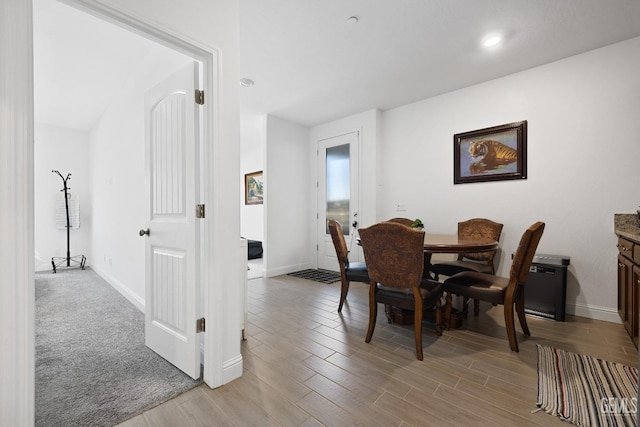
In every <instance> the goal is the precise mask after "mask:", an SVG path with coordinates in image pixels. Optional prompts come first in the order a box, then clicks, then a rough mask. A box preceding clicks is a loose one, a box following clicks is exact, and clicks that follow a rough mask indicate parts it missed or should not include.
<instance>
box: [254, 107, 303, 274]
mask: <svg viewBox="0 0 640 427" xmlns="http://www.w3.org/2000/svg"><path fill="white" fill-rule="evenodd" d="M266 120H267V122H266V125H267V127H266V129H267V132H266V135H267V145H266V163H265V164H266V167H265V170H264V187H265V190H264V197H265V201H264V209H265V232H264V256H263V259H264V261H263V263H264V264H263V265H264V271H265V275H266V276H267V277H270V276H276V275H278V274H284V273H290V272H292V271H296V270H300V269H304V268H309V267H311V266H312V264H311V262H310V255H309V247H310V244H309V238H308V229H309V221H308V218H309V203H310V195H309V191H308V189H309V181H308V178H307V177H308V163H307V161H308V143H307V142H308V140H309V130H308V128H306V127H303V126H300V125H297V124H293V123H290V122H287V121H285V120H282V119H278V118H276V117H273V116H267V119H266Z"/></svg>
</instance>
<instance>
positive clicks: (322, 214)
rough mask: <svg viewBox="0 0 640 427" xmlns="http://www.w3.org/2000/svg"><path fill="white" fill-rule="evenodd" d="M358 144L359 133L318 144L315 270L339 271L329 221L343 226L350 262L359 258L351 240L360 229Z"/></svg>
mask: <svg viewBox="0 0 640 427" xmlns="http://www.w3.org/2000/svg"><path fill="white" fill-rule="evenodd" d="M359 140H360V136H359V132H352V133H349V134H346V135H340V136H336V137H333V138H328V139H324V140H321V141H318V227H317V242H318V268H323V269H328V270H335V271H337V270H339V267H338V261H337V258H336V252H335V248H334V246H333V242H332V241H331V235H330V234H329V229H328V225H327V224H328V222H327V221H328V220H330V219H335V220H336V221H338V222H339V223H340V224H341V225H342V229H343V232H344V233H345V240H346V241H347V247H348V248H349V249H350V253H349V260H351V261H358V260H360V259H361V257H362V255H361V251H360V250H358V246H357V245H356V242H355V240H354V237H355V233H356V232H357V229H358V227H359V226H360V225H359V223H358V211H359ZM354 224H355V226H354Z"/></svg>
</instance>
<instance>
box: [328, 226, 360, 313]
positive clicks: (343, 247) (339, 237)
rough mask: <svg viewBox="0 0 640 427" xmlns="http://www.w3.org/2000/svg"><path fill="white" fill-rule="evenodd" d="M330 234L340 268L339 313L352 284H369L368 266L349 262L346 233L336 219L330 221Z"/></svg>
mask: <svg viewBox="0 0 640 427" xmlns="http://www.w3.org/2000/svg"><path fill="white" fill-rule="evenodd" d="M328 222H329V233H330V234H331V240H332V241H333V246H334V248H335V250H336V257H337V258H338V264H339V266H340V281H341V285H340V302H339V303H338V313H340V312H342V306H343V305H344V302H345V301H346V299H347V294H348V293H349V283H350V282H362V283H369V281H370V280H369V274H368V272H367V265H366V264H365V263H364V262H360V261H358V262H349V249H348V248H347V242H346V241H345V239H344V232H343V231H342V226H341V225H340V223H339V222H338V221H336V220H334V219H330V220H329V221H328Z"/></svg>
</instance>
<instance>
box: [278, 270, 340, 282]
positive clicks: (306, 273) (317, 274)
mask: <svg viewBox="0 0 640 427" xmlns="http://www.w3.org/2000/svg"><path fill="white" fill-rule="evenodd" d="M287 276H294V277H299V278H301V279H307V280H313V281H314V282H320V283H334V282H339V281H340V273H336V272H335V271H330V270H323V269H318V270H313V269H307V270H301V271H294V272H293V273H287Z"/></svg>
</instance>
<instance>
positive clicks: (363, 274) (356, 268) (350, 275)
mask: <svg viewBox="0 0 640 427" xmlns="http://www.w3.org/2000/svg"><path fill="white" fill-rule="evenodd" d="M345 272H346V273H347V280H348V281H350V282H363V283H369V282H370V279H369V273H368V272H367V264H365V263H364V262H350V263H349V265H348V266H347V267H346V268H345Z"/></svg>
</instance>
